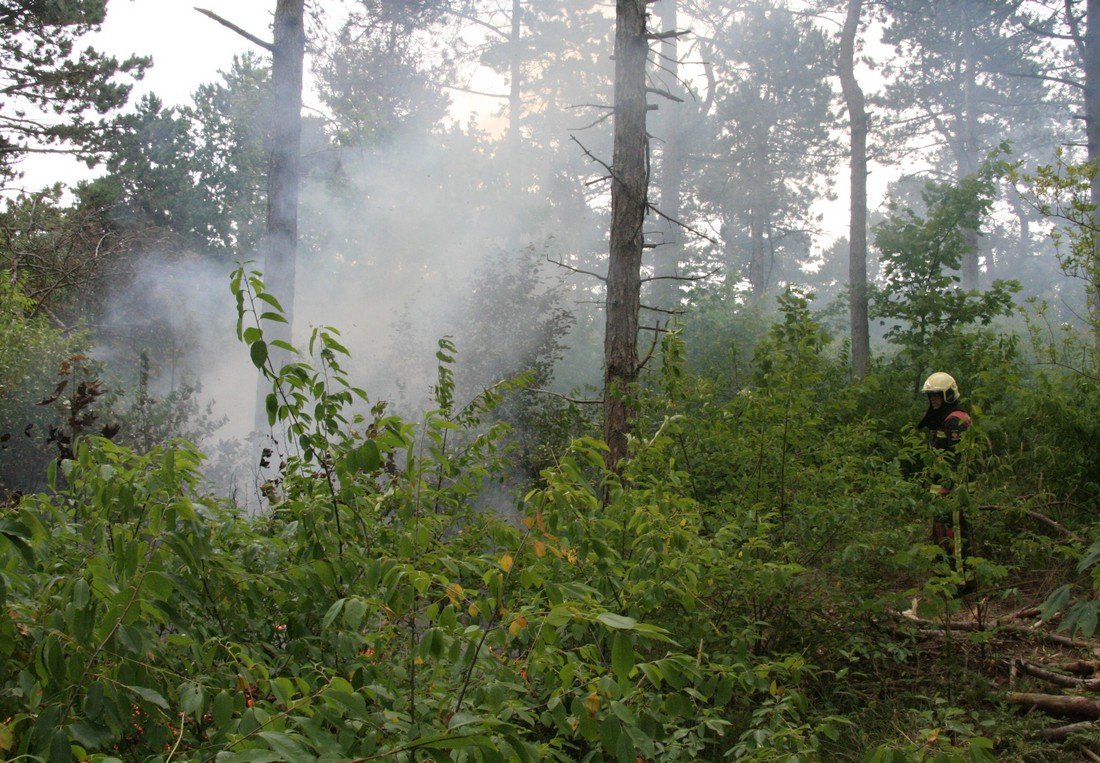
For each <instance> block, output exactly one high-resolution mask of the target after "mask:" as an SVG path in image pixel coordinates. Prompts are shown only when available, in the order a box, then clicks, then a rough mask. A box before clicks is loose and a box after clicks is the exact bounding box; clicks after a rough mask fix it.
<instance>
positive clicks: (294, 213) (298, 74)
mask: <svg viewBox="0 0 1100 763" xmlns="http://www.w3.org/2000/svg"><path fill="white" fill-rule="evenodd" d="M304 17H305V3H304V0H277V1H276V4H275V24H274V41H275V44H274V46H273V47H272V64H271V89H272V102H273V103H272V112H271V115H272V125H271V158H270V162H269V165H268V177H267V232H266V236H265V239H264V279H265V282H266V286H267V288H268V290H269V291H270V292H271V293H272V294H274V295H275V296H276V297H277V298H278V299H279V301H280V303H281V304H282V306H283V315H284V317H285V318H286V320H287V322H286V323H285V324H284V323H269V324H268V325H266V326H264V331H265V333H266V334H267V340H268V344H269V346H270V342H271V340H273V339H282V340H283V341H288V342H289V341H290V340H291V336H292V334H293V326H294V281H295V260H296V258H297V248H298V192H299V186H300V185H301V175H302V159H301V142H302V69H303V63H304V59H305V43H306V36H305V18H304ZM271 352H272V362H273V364H274V365H275V367H276V368H279V366H280V365H281V356H282V355H283V353H281V352H280V351H279V350H277V349H275V348H272V351H271ZM266 387H267V382H266V381H265V380H264V379H263V377H262V376H261V377H260V380H259V392H260V394H259V396H258V399H257V404H256V422H257V429H258V430H259V431H263V430H264V429H266V427H267V413H266V411H265V408H264V399H265V397H266V395H267V392H268V391H269V390H267V389H266Z"/></svg>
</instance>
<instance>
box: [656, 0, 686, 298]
mask: <svg viewBox="0 0 1100 763" xmlns="http://www.w3.org/2000/svg"><path fill="white" fill-rule="evenodd" d="M678 3H679V0H658V3H657V8H658V10H659V11H660V16H659V18H660V25H661V29H660V31H662V32H673V31H675V30H676V21H677V13H676V10H677V8H676V6H677V4H678ZM679 56H680V53H679V38H678V37H677V36H675V35H670V36H668V37H665V38H663V39H662V40H661V66H662V67H663V68H664V69H665V72H664V79H665V80H666V82H667V85H668V90H669V91H670V92H671V93H673V94H675V95H680V94H681V93H680V91H681V88H680V81H679V64H678V61H679ZM661 107H662V108H661V110H660V111H658V112H657V113H658V115H659V117H660V119H659V128H660V132H659V137H660V138H661V140H662V142H663V146H662V150H661V164H660V171H661V176H660V210H661V212H662V213H663V214H664V215H665V217H664V218H662V219H661V222H660V226H661V241H660V247H659V248H657V249H655V250H654V251H655V252H656V263H655V267H654V275H656V276H658V277H660V278H661V280H657V281H655V282H654V284H655V285H654V288H653V305H654V306H655V307H658V308H660V309H662V310H675V309H677V308H678V307H679V306H680V284H679V282H678V281H677V280H676V277H677V276H679V275H680V271H681V265H682V253H683V243H682V237H681V231H680V227H679V226H678V225H677V224H676V223H674V222H672V220H679V219H680V197H681V193H682V186H683V182H684V140H683V138H684V135H683V105H682V104H679V103H674V102H671V101H668V102H665V103H662V104H661ZM668 218H671V219H672V220H670V219H668Z"/></svg>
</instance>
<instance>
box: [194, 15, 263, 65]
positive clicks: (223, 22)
mask: <svg viewBox="0 0 1100 763" xmlns="http://www.w3.org/2000/svg"><path fill="white" fill-rule="evenodd" d="M195 10H196V11H198V12H199V13H201V14H202V15H203V16H206V17H208V18H211V19H213V20H214V21H216V22H218V23H219V24H221V25H222V26H224V27H226V28H227V29H232V30H233V31H234V32H236V33H237V34H239V35H240V36H241V37H243V38H245V39H246V40H248V41H249V42H251V43H252V44H254V45H259V46H260V47H261V48H263V49H264V50H266V51H268V52H269V53H274V52H275V43H273V42H267V41H266V40H261V39H260V38H259V37H257V36H256V35H254V34H249V33H248V32H246V31H244V30H243V29H241V28H240V27H239V26H237V25H236V24H234V23H233V22H232V21H228V20H226V19H223V18H222V17H221V16H219V15H218V14H216V13H214V12H213V11H208V10H207V9H206V8H199V7H198V6H195Z"/></svg>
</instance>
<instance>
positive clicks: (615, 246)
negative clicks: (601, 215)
mask: <svg viewBox="0 0 1100 763" xmlns="http://www.w3.org/2000/svg"><path fill="white" fill-rule="evenodd" d="M648 53H649V47H648V43H647V40H646V3H645V0H616V3H615V117H614V119H615V148H614V158H613V160H612V168H613V170H614V171H613V172H612V180H611V237H610V238H611V241H610V247H609V249H610V261H609V263H608V269H607V303H606V312H607V315H606V324H605V329H604V439H605V440H606V441H607V445H608V447H609V448H610V450H609V452H608V454H607V464H608V466H609V467H610V468H612V469H616V470H617V469H618V468H619V462H620V461H621V460H622V459H623V458H625V457H626V455H627V434H628V433H629V431H630V429H631V425H632V423H633V420H634V418H635V416H636V410H635V401H636V396H637V392H636V390H635V384H636V382H637V380H638V310H639V306H640V297H641V266H642V244H643V236H642V223H643V221H644V219H645V212H646V195H647V192H648V189H649V177H648V175H647V172H646V164H647V162H646V153H647V139H646V111H647V104H646V76H645V74H646V58H647V56H648Z"/></svg>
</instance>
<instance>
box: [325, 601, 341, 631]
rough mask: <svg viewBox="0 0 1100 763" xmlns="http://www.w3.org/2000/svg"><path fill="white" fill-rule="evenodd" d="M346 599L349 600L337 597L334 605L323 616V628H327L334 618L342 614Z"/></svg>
mask: <svg viewBox="0 0 1100 763" xmlns="http://www.w3.org/2000/svg"><path fill="white" fill-rule="evenodd" d="M345 601H347V599H337V600H336V601H335V602H333V605H332V606H331V607H329V608H328V612H326V613H325V616H324V617H323V618H321V630H326V629H327V628H328V627H329V626H330V625H332V622H333V620H335V619H336V617H337V616H338V615H339V614H340V610H341V609H343V608H344V602H345Z"/></svg>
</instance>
